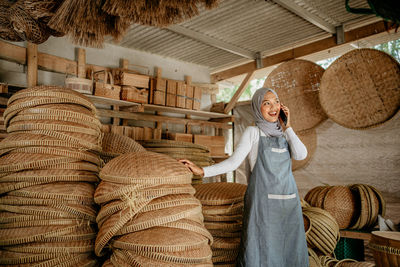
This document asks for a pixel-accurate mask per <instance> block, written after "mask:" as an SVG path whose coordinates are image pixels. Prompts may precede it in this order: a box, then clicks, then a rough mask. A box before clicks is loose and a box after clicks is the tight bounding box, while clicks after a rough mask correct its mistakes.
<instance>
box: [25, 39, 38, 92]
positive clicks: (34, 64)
mask: <svg viewBox="0 0 400 267" xmlns="http://www.w3.org/2000/svg"><path fill="white" fill-rule="evenodd" d="M37 55H38V51H37V44H32V43H29V42H28V49H27V60H26V61H27V65H28V71H27V74H26V75H27V81H28V87H33V86H36V85H37V79H38V56H37Z"/></svg>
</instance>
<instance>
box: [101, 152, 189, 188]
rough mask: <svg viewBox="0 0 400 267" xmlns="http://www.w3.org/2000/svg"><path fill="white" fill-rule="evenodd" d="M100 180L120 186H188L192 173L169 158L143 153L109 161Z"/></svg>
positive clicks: (152, 153) (133, 153)
mask: <svg viewBox="0 0 400 267" xmlns="http://www.w3.org/2000/svg"><path fill="white" fill-rule="evenodd" d="M149 170H151V172H149ZM100 178H101V179H102V180H104V181H109V182H115V183H122V184H153V185H157V184H190V183H191V180H192V173H191V172H190V171H189V170H188V169H187V168H186V167H185V166H184V165H183V164H181V163H179V162H178V161H177V160H175V159H173V158H171V157H168V156H166V155H163V154H159V153H154V152H148V151H143V152H132V153H127V154H123V155H121V156H119V157H117V158H115V159H113V160H111V161H110V162H109V163H107V165H106V166H104V167H103V169H102V170H101V172H100Z"/></svg>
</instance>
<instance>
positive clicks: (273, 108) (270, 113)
mask: <svg viewBox="0 0 400 267" xmlns="http://www.w3.org/2000/svg"><path fill="white" fill-rule="evenodd" d="M280 109H281V103H280V102H279V99H277V98H276V96H275V94H274V93H272V92H270V91H269V92H267V93H266V94H265V95H264V99H263V101H262V103H261V114H262V115H263V117H264V119H265V120H266V121H269V122H276V121H277V120H278V118H279V110H280Z"/></svg>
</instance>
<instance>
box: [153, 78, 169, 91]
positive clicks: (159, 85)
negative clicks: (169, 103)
mask: <svg viewBox="0 0 400 267" xmlns="http://www.w3.org/2000/svg"><path fill="white" fill-rule="evenodd" d="M154 80H155V83H154V88H155V89H156V90H158V91H164V92H165V91H166V90H167V80H166V79H163V78H155V79H154Z"/></svg>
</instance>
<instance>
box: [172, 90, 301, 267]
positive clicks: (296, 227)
mask: <svg viewBox="0 0 400 267" xmlns="http://www.w3.org/2000/svg"><path fill="white" fill-rule="evenodd" d="M251 106H252V110H253V114H254V118H255V123H256V126H250V127H248V128H247V129H246V130H245V132H244V133H243V135H242V137H241V139H240V143H239V144H238V146H237V148H236V150H235V152H234V153H233V154H232V156H231V157H230V158H228V159H226V160H225V161H223V162H221V163H218V164H215V165H213V166H209V167H205V168H200V167H198V166H196V165H195V164H194V163H193V162H191V161H189V160H186V159H184V160H180V162H182V163H184V164H185V165H186V166H187V167H188V168H189V169H190V170H191V171H192V172H193V173H194V174H197V175H202V176H204V177H209V176H214V175H218V174H222V173H226V172H229V171H233V170H235V169H237V167H239V165H240V164H241V163H242V161H243V160H244V159H245V158H246V156H247V155H249V161H250V167H251V169H252V173H251V177H250V179H249V183H248V187H247V191H246V194H245V203H244V216H243V231H242V239H241V244H240V250H239V255H238V258H237V266H251V267H255V266H267V267H273V266H276V267H289V266H290V267H292V266H293V267H303V266H304V267H306V266H307V267H308V266H309V264H308V253H307V243H306V238H305V232H304V225H303V218H302V211H301V205H300V199H299V196H298V191H297V186H296V183H295V181H294V178H293V174H292V170H291V167H292V166H291V157H292V158H293V159H295V160H302V159H305V158H306V156H307V149H306V147H305V146H304V144H303V143H302V142H301V141H300V139H299V138H298V137H297V135H296V134H295V133H294V131H293V129H292V128H291V127H290V112H289V109H288V108H287V107H286V106H284V105H282V104H281V103H280V102H279V98H278V95H277V94H276V92H275V91H274V90H272V89H268V88H260V89H258V90H257V91H256V92H255V94H254V96H253V99H252V103H251ZM280 109H282V110H283V111H284V113H285V115H286V117H287V122H286V125H285V124H283V123H282V120H281V119H280V117H279V111H280Z"/></svg>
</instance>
